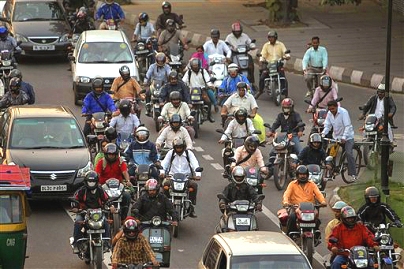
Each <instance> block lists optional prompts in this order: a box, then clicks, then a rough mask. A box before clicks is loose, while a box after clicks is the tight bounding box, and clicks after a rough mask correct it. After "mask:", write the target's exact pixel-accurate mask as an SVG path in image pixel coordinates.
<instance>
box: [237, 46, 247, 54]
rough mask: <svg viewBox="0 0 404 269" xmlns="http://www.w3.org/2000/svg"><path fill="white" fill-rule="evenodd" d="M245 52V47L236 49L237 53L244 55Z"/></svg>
mask: <svg viewBox="0 0 404 269" xmlns="http://www.w3.org/2000/svg"><path fill="white" fill-rule="evenodd" d="M246 51H247V48H246V47H238V48H237V52H238V53H244V52H246Z"/></svg>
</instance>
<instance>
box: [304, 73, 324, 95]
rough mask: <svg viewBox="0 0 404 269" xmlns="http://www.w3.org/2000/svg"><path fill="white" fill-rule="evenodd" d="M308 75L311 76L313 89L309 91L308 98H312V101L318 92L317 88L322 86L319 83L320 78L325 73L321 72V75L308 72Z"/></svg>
mask: <svg viewBox="0 0 404 269" xmlns="http://www.w3.org/2000/svg"><path fill="white" fill-rule="evenodd" d="M307 75H311V81H312V87H311V89H310V90H309V92H310V96H307V97H310V99H312V98H313V95H314V92H315V91H316V88H317V87H318V86H319V85H320V83H319V82H320V77H321V76H322V75H324V72H321V73H317V72H307Z"/></svg>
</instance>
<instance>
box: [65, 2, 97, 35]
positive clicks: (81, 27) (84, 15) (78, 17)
mask: <svg viewBox="0 0 404 269" xmlns="http://www.w3.org/2000/svg"><path fill="white" fill-rule="evenodd" d="M74 12H75V10H74ZM92 13H94V12H92ZM69 21H70V23H71V25H72V29H73V34H81V33H82V32H84V31H88V30H95V26H94V21H93V19H92V16H90V15H89V14H88V11H87V8H86V7H84V6H82V7H80V9H79V10H78V11H77V13H75V14H74V16H73V17H72V18H69Z"/></svg>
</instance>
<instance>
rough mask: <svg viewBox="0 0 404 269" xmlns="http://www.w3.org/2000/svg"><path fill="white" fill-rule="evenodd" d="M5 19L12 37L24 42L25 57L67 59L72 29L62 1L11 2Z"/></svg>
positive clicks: (22, 44)
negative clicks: (58, 57)
mask: <svg viewBox="0 0 404 269" xmlns="http://www.w3.org/2000/svg"><path fill="white" fill-rule="evenodd" d="M2 17H3V18H2V19H1V20H3V21H6V27H7V28H8V29H9V31H10V33H11V35H13V36H14V37H15V39H16V40H17V41H21V45H20V47H21V48H22V49H23V50H24V51H23V52H22V54H21V55H22V56H24V55H25V56H63V57H67V55H68V47H69V46H71V42H70V40H69V35H70V34H71V27H70V25H69V23H68V21H67V17H66V14H65V11H64V9H63V6H62V5H61V3H60V2H59V1H57V0H13V1H7V2H6V4H5V5H4V8H3V12H2Z"/></svg>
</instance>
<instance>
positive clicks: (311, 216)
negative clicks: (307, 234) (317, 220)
mask: <svg viewBox="0 0 404 269" xmlns="http://www.w3.org/2000/svg"><path fill="white" fill-rule="evenodd" d="M300 216H301V218H302V220H303V221H313V220H314V213H304V212H302V214H301V215H300Z"/></svg>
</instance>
